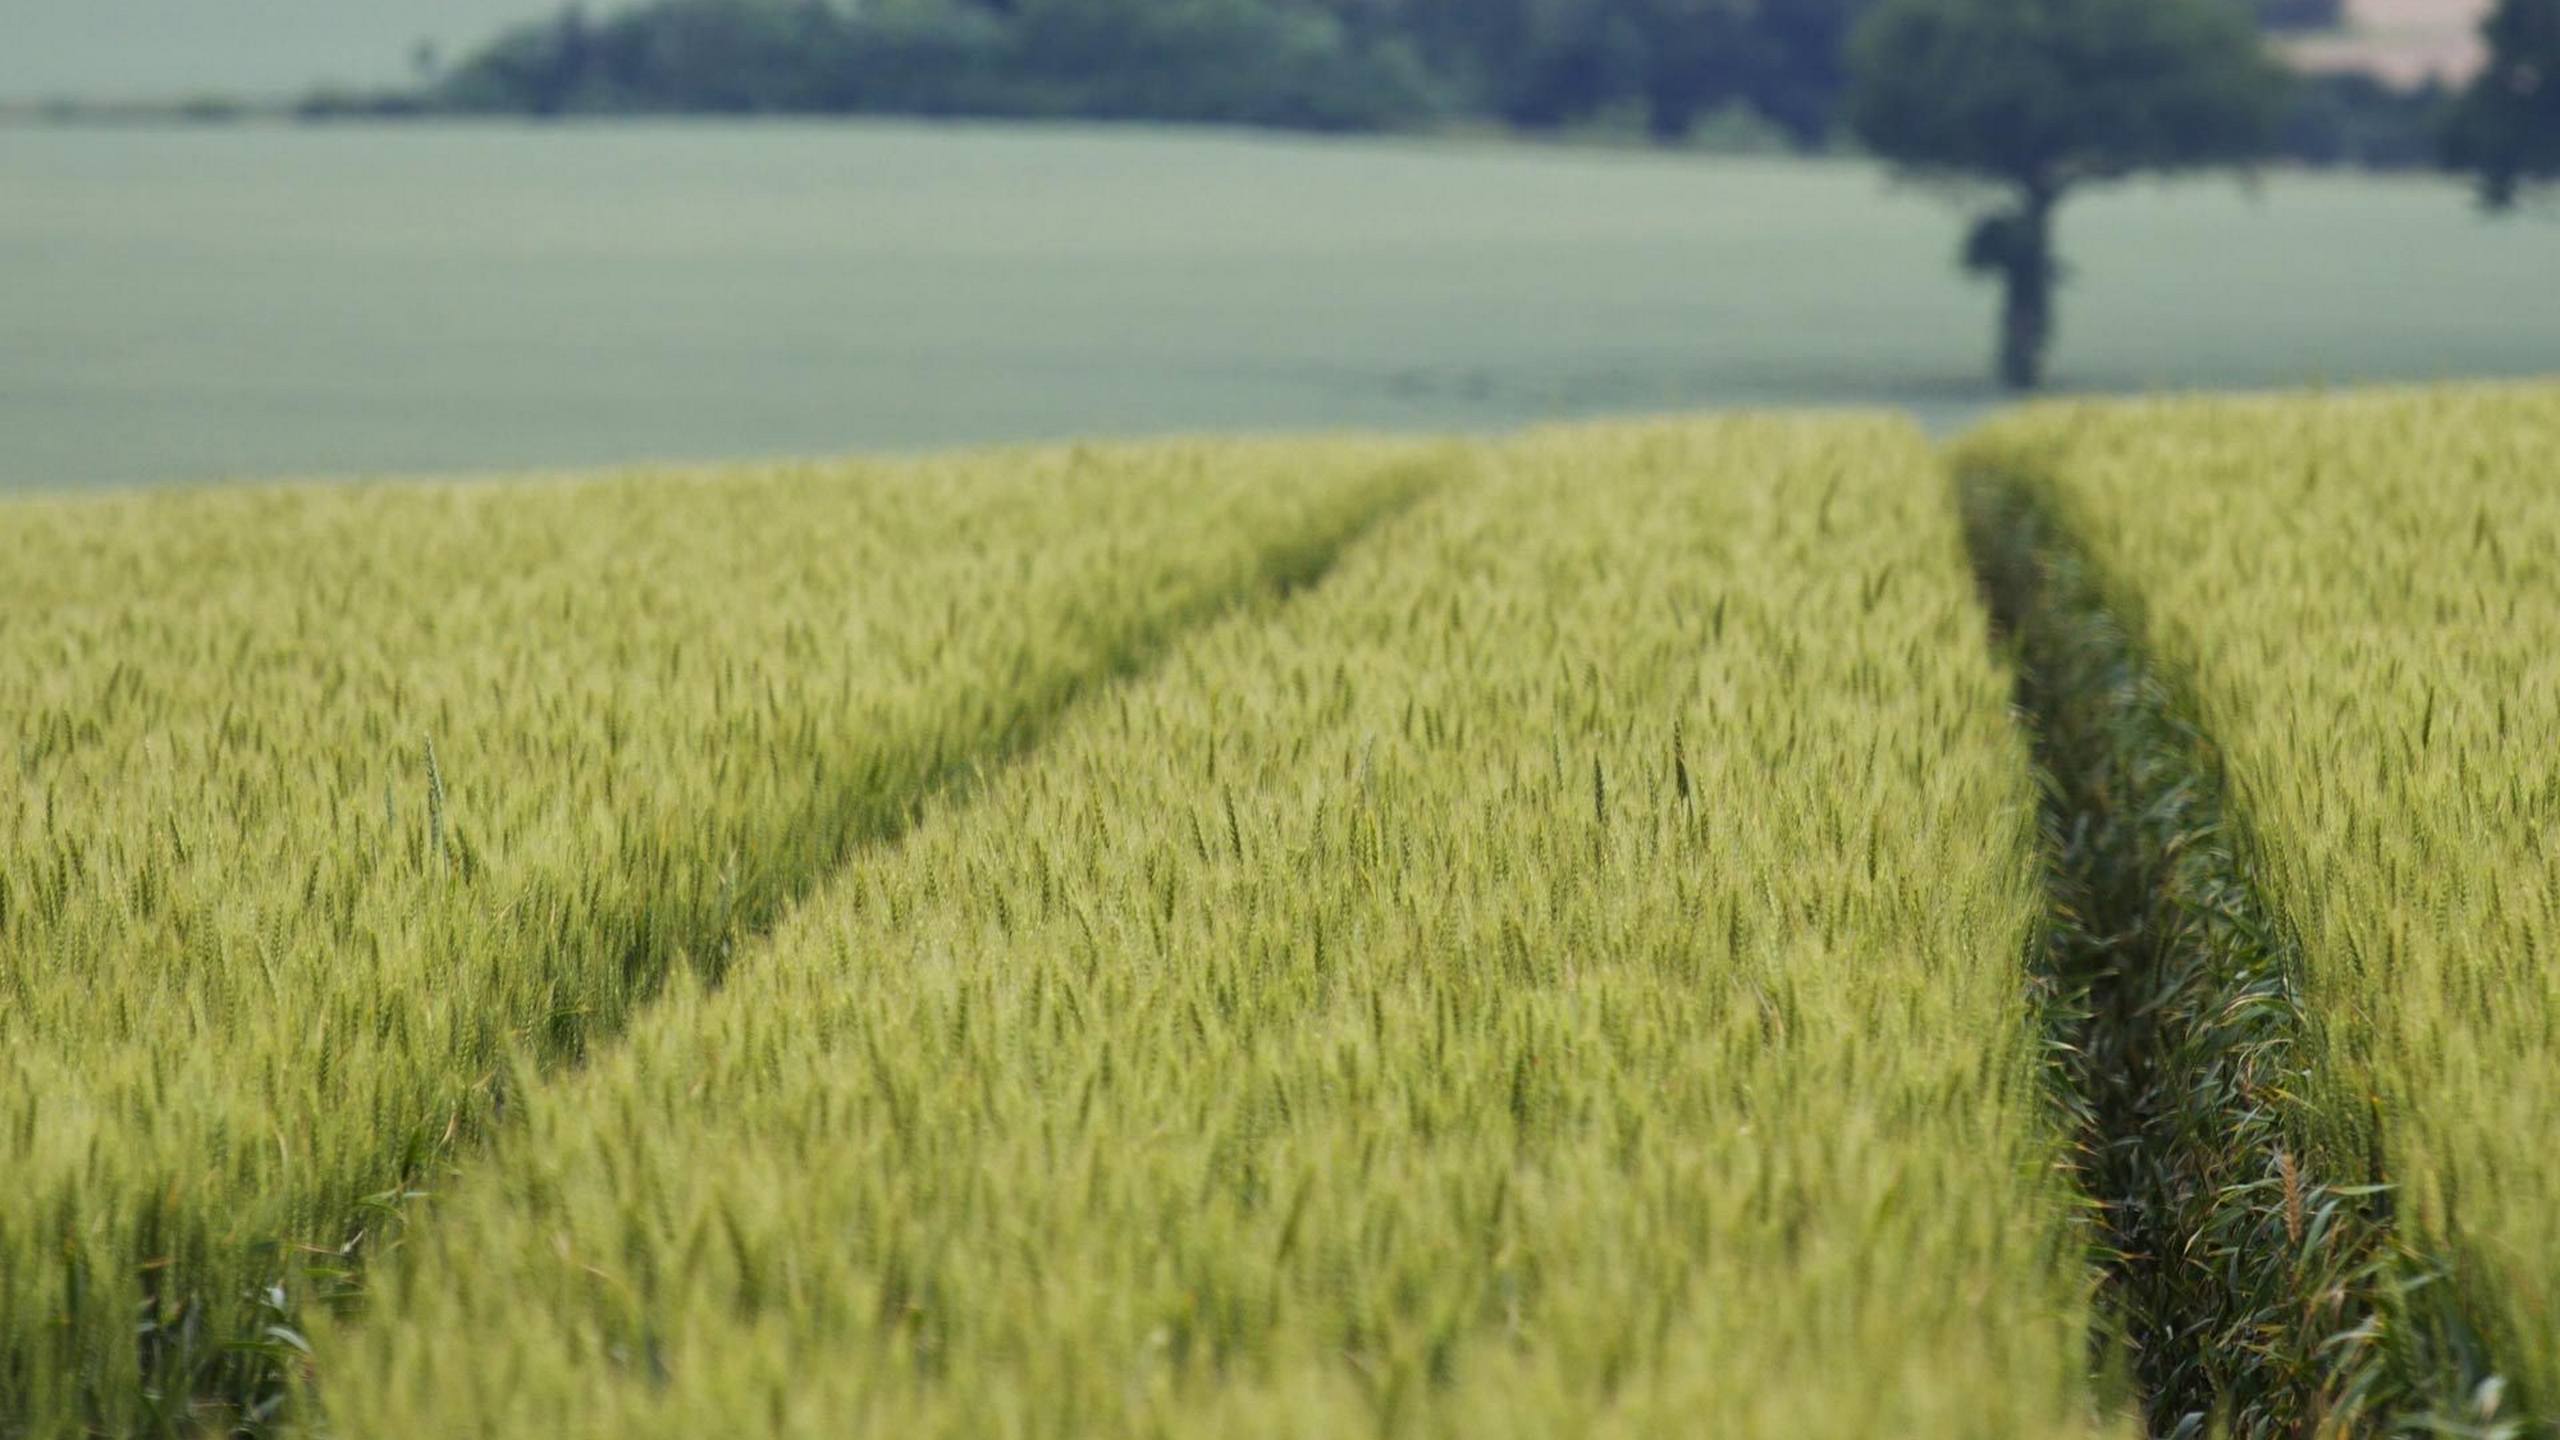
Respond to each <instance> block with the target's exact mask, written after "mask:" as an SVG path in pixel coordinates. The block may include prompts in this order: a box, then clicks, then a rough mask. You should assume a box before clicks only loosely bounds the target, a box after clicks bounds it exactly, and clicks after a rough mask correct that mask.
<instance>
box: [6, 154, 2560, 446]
mask: <svg viewBox="0 0 2560 1440" xmlns="http://www.w3.org/2000/svg"><path fill="white" fill-rule="evenodd" d="M0 194H5V195H7V196H8V197H9V203H8V204H7V205H5V206H0V278H5V280H6V282H7V283H5V284H0V334H5V335H6V336H7V337H8V343H7V344H6V345H5V346H0V488H16V489H23V488H54V487H65V486H79V485H85V484H91V483H101V482H115V481H126V480H177V479H190V478H203V477H215V476H227V475H266V474H275V473H284V472H297V471H300V472H333V473H343V472H350V471H356V472H361V471H375V470H414V469H427V468H455V467H462V468H478V467H504V466H513V465H530V464H544V463H571V462H581V461H600V460H609V459H627V458H633V457H640V456H732V455H749V454H770V453H775V452H810V451H839V450H845V449H852V448H868V449H880V448H904V447H918V446H926V445H935V444H943V443H949V442H957V441H973V440H986V439H1001V438H1022V437H1032V436H1051V435H1066V434H1094V433H1132V432H1143V431H1161V430H1171V429H1182V430H1194V429H1222V428H1223V429H1232V428H1237V427H1307V426H1336V425H1358V426H1395V427H1403V428H1449V427H1467V428H1475V427H1497V426H1509V425H1513V424H1517V423H1520V422H1524V421H1529V420H1535V419H1539V418H1543V417H1548V416H1554V415H1563V414H1573V413H1587V412H1599V411H1617V410H1639V409H1641V410H1654V409H1666V408H1694V407H1714V406H1727V405H1764V404H1784V405H1797V404H1831V403H1861V404H1873V403H1882V404H1892V405H1904V406H1909V407H1912V408H1914V409H1916V410H1918V411H1919V412H1920V413H1921V415H1922V417H1923V418H1924V419H1927V420H1930V421H1932V422H1933V423H1938V424H1941V425H1944V424H1948V423H1952V422H1956V421H1960V420H1962V419H1965V418H1967V417H1969V416H1971V415H1972V414H1974V413H1975V412H1976V411H1977V410H1978V408H1979V407H1980V406H1981V405H1982V404H1983V403H1985V402H1986V401H1987V400H1989V399H1990V398H1991V397H1990V396H1989V395H1988V394H1987V392H1986V391H1985V390H1984V389H1983V388H1982V386H1981V383H1980V378H1979V377H1980V376H1981V375H1982V373H1983V370H1984V360H1985V351H1986V347H1987V344H1988V340H1989V334H1988V332H1989V312H1990V305H1991V298H1990V296H1989V295H1988V294H1987V293H1986V292H1984V291H1982V290H1980V289H1978V288H1976V287H1974V286H1972V285H1970V284H1968V283H1966V282H1965V281H1963V280H1962V279H1961V278H1959V277H1958V276H1957V275H1956V274H1955V273H1954V271H1953V268H1952V266H1951V265H1950V264H1949V257H1950V255H1951V253H1952V251H1953V249H1954V247H1955V241H1956V235H1957V222H1956V218H1955V215H1954V213H1953V211H1952V210H1951V209H1950V208H1949V207H1947V206H1945V205H1943V204H1940V203H1936V202H1934V201H1933V200H1932V199H1931V197H1929V196H1927V195H1925V194H1921V193H1918V192H1914V191H1911V190H1908V189H1900V190H1897V189H1895V188H1892V187H1890V186H1888V185H1887V183H1886V182H1885V181H1884V180H1883V179H1882V178H1881V177H1880V176H1879V175H1878V174H1877V173H1876V172H1875V171H1874V170H1872V169H1870V168H1867V167H1864V166H1861V165H1856V164H1848V163H1829V164H1800V163H1791V162H1784V161H1760V162H1754V161H1738V160H1721V161H1718V160H1704V159H1696V158H1687V157H1679V156H1666V155H1657V154H1647V153H1601V152H1592V151H1579V150H1539V149H1530V148H1518V147H1506V146H1491V145H1487V146H1482V147H1469V146H1463V145H1451V144H1419V143H1404V142H1392V141H1359V142H1323V141H1312V140H1302V139H1273V138H1259V137H1246V136H1231V135H1218V134H1203V133H1196V132H1195V133H1172V132H1158V131H1148V130H1138V129H1132V130H1120V131H1096V130H1079V129H1048V130H1021V129H1006V128H997V127H968V128H951V129H936V128H929V127H916V126H900V125H859V126H801V125H789V126H785V125H759V126H726V125H698V126H684V127H677V128H615V129H585V130H579V129H569V130H529V129H513V128H508V129H498V128H451V129H397V130H378V129H349V130H326V131H313V130H280V129H238V130H181V131H48V130H25V129H20V130H5V131H0ZM2065 241H2066V244H2067V247H2068V252H2069V255H2070V258H2071V260H2072V262H2073V265H2074V267H2075V276H2076V278H2075V281H2074V283H2073V286H2072V288H2071V290H2070V293H2069V294H2068V296H2067V298H2066V308H2065V310H2064V314H2063V327H2064V329H2063V337H2062V342H2061V348H2060V351H2059V354H2058V357H2057V378H2058V380H2059V382H2060V383H2061V384H2063V385H2065V386H2067V387H2076V388H2110V389H2116V388H2134V389H2139V388H2151V387H2162V386H2189V385H2193V386H2248V385H2260V384H2270V383H2279V382H2297V381H2306V380H2315V381H2316V380H2321V379H2340V380H2344V379H2351V378H2379V377H2403V378H2433V377H2440V376H2449V375H2462V374H2505V373H2521V372H2531V371H2542V370H2549V369H2552V368H2560V288H2555V287H2553V286H2551V285H2550V284H2548V283H2547V281H2548V277H2549V275H2550V272H2551V264H2552V256H2553V253H2554V250H2553V246H2554V235H2553V231H2552V227H2551V226H2550V225H2548V224H2545V223H2523V224H2510V225H2505V226H2496V225H2492V224H2489V223H2487V222H2485V221H2482V220H2480V219H2478V218H2477V217H2476V216H2475V215H2474V214H2473V213H2472V212H2471V211H2470V209H2469V208H2468V206H2467V203H2466V201H2465V198H2464V196H2463V195H2462V193H2461V192H2460V190H2459V189H2458V188H2457V187H2455V186H2452V185H2450V184H2442V183H2436V182H2429V181H2405V180H2394V181H2382V180H2368V179H2358V178H2322V177H2300V176H2292V175H2286V176H2279V177H2276V178H2274V179H2272V180H2271V181H2269V182H2268V183H2267V184H2266V186H2265V187H2264V188H2263V190H2262V192H2261V193H2260V195H2259V196H2258V197H2257V198H2256V199H2254V200H2253V199H2252V198H2250V197H2249V196H2248V195H2246V194H2244V193H2243V192H2242V191H2241V190H2240V189H2239V188H2238V187H2236V186H2232V185H2229V184H2227V183H2226V184H2213V185H2205V184H2199V185H2194V186H2185V187H2179V188H2176V189H2170V190H2159V189H2138V190H2133V191H2129V192H2126V193H2124V194H2122V195H2118V196H2112V197H2109V198H2107V199H2105V200H2102V201H2099V202H2096V203H2091V204H2088V205H2085V206H2078V207H2075V208H2074V209H2073V210H2071V211H2070V212H2069V214H2068V216H2067V217H2066V222H2065Z"/></svg>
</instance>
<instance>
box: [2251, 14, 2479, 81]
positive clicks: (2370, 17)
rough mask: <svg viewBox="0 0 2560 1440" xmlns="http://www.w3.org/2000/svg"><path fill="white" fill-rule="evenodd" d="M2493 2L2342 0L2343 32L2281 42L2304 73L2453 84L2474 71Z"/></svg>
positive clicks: (2287, 54)
mask: <svg viewBox="0 0 2560 1440" xmlns="http://www.w3.org/2000/svg"><path fill="white" fill-rule="evenodd" d="M2493 3H2494V0H2348V5H2347V11H2348V22H2347V25H2346V28H2344V29H2343V30H2340V31H2337V32H2334V33H2331V34H2326V35H2311V36H2304V37H2301V38H2299V39H2292V40H2287V41H2285V42H2283V48H2284V52H2285V54H2286V56H2287V57H2289V58H2290V59H2291V60H2292V61H2293V63H2294V64H2296V65H2298V66H2300V67H2302V68H2303V69H2305V70H2323V71H2329V70H2363V71H2368V72H2370V73H2372V74H2375V75H2379V76H2381V77H2382V78H2384V79H2386V80H2390V81H2393V82H2395V83H2399V84H2404V85H2414V84H2417V83H2419V82H2420V81H2423V80H2426V79H2429V78H2431V77H2432V78H2437V79H2442V80H2446V81H2449V82H2452V83H2455V84H2459V83H2461V82H2462V81H2464V80H2468V79H2469V78H2471V76H2472V75H2473V74H2474V73H2475V72H2477V71H2478V70H2479V68H2480V62H2481V60H2482V58H2483V52H2482V49H2481V45H2480V22H2481V20H2482V19H2483V18H2485V17H2486V16H2487V15H2488V13H2489V8H2490V6H2491V4H2493Z"/></svg>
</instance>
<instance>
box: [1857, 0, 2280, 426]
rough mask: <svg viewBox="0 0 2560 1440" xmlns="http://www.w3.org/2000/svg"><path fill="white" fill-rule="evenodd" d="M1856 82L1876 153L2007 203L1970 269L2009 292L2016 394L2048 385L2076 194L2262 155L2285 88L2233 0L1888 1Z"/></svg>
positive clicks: (2005, 295) (1861, 45)
mask: <svg viewBox="0 0 2560 1440" xmlns="http://www.w3.org/2000/svg"><path fill="white" fill-rule="evenodd" d="M1851 72H1852V76H1853V83H1852V88H1851V92H1850V100H1849V119H1850V124H1851V126H1852V128H1853V129H1854V130H1855V131H1856V132H1857V135H1858V137H1859V138H1860V139H1862V140H1863V141H1865V142H1866V144H1867V146H1868V148H1869V149H1871V150H1873V151H1874V152H1875V153H1876V154H1878V155H1880V156H1882V157H1883V158H1884V159H1885V160H1887V161H1889V162H1891V163H1892V164H1894V165H1895V166H1896V167H1898V168H1900V169H1902V170H1905V171H1908V172H1911V173H1914V174H1918V175H1923V176H1929V177H1933V178H1946V179H1964V180H1973V181H1987V182H1989V183H1991V184H1993V185H1996V186H1999V187H2002V188H2003V189H2005V190H2006V191H2007V192H2008V197H2007V199H2006V201H2005V202H2004V204H2003V206H2002V207H2001V208H1998V209H1995V210H1993V211H1991V212H1990V213H1988V214H1985V215H1983V216H1981V217H1980V218H1979V219H1977V220H1976V222H1975V223H1974V226H1973V229H1972V232H1971V233H1970V234H1969V235H1968V236H1967V237H1966V240H1965V245H1964V250H1963V261H1964V265H1965V268H1967V269H1969V270H1972V271H1975V272H1976V273H1979V274H1983V275H1988V276H1991V277H1993V278H1995V279H1997V280H1999V281H2000V282H2001V286H2002V306H2001V318H2000V345H1999V362H1998V368H1999V374H2000V378H2001V379H2002V381H2004V382H2005V383H2007V384H2008V385H2010V386H2012V387H2013V388H2017V389H2028V388H2032V387H2033V386H2035V385H2037V384H2039V383H2041V382H2042V380H2043V377H2044V361H2045V353H2046V351H2047V349H2048V348H2049V346H2050V344H2051V341H2052V336H2053V293H2054V288H2055V286H2056V285H2057V284H2058V283H2059V281H2060V278H2061V273H2062V271H2061V263H2060V261H2059V260H2058V259H2057V258H2056V257H2055V255H2054V245H2053V212H2054V209H2055V207H2056V206H2057V205H2059V204H2060V203H2061V201H2062V198H2063V196H2064V195H2065V194H2066V193H2067V192H2068V191H2069V190H2070V189H2071V188H2072V187H2074V186H2076V185H2081V184H2086V183H2089V182H2093V181H2103V180H2113V179H2118V178H2120V177H2123V176H2126V175H2132V174H2137V173H2140V172H2143V171H2173V170H2187V169H2195V168H2199V167H2203V166H2210V165H2219V164H2226V163H2233V162H2239V161H2244V160H2247V159H2249V158H2251V157H2253V156H2255V155H2257V154H2259V153H2260V152H2261V150H2262V149H2263V148H2264V146H2265V144H2266V141H2267V137H2268V134H2269V131H2270V129H2271V128H2272V126H2273V123H2274V120H2275V117H2276V114H2277V112H2278V109H2279V107H2280V104H2281V101H2282V98H2283V93H2284V87H2283V82H2282V78H2281V76H2280V75H2279V73H2278V72H2277V71H2276V69H2275V66H2274V64H2273V62H2272V61H2270V60H2269V59H2268V58H2267V57H2266V55H2265V53H2264V51H2263V49H2262V48H2261V45H2260V42H2259V36H2258V32H2257V27H2256V25H2255V24H2254V23H2253V21H2252V20H2251V18H2250V14H2249V12H2248V11H2245V10H2243V9H2242V8H2240V7H2239V6H2237V5H2234V4H2232V3H2230V0H1882V3H1881V4H1879V5H1878V6H1877V7H1876V9H1875V11H1874V12H1873V13H1872V14H1870V15H1869V16H1868V17H1867V19H1866V21H1865V22H1864V23H1863V24H1862V25H1861V26H1860V27H1859V29H1858V33H1857V36H1856V39H1855V42H1854V44H1853V46H1852V50H1851Z"/></svg>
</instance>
